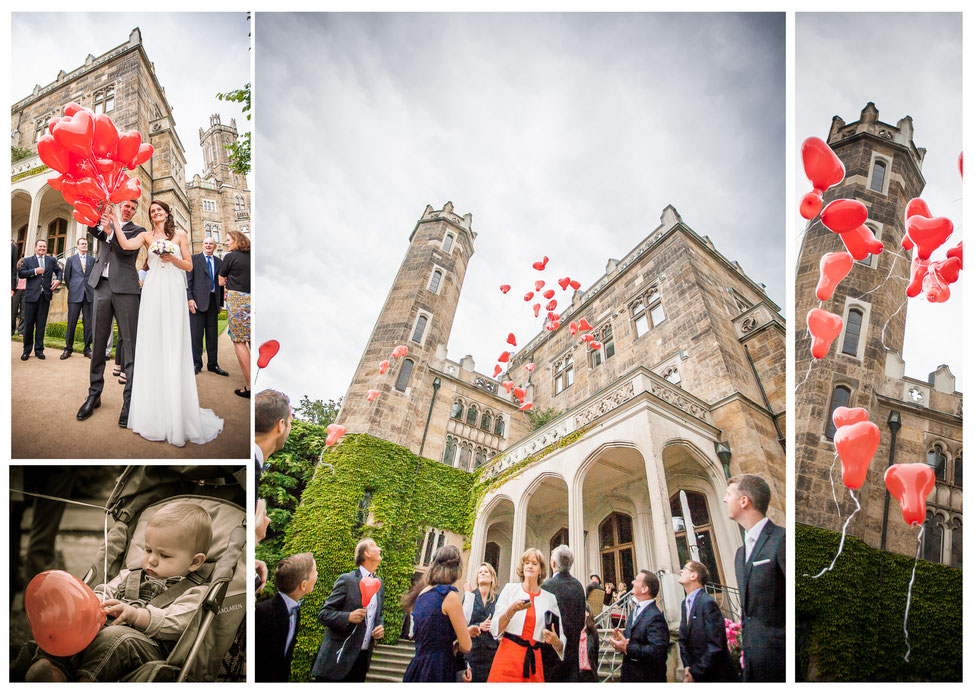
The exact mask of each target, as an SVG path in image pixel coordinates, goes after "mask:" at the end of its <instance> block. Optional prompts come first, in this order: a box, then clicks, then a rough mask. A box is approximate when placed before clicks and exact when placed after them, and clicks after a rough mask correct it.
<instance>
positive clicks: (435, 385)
mask: <svg viewBox="0 0 980 693" xmlns="http://www.w3.org/2000/svg"><path fill="white" fill-rule="evenodd" d="M441 385H442V381H441V380H440V379H439V376H436V377H435V379H434V380H433V381H432V401H431V402H429V415H428V416H427V417H425V429H423V431H422V444H421V445H420V446H419V457H421V456H422V450H423V449H424V448H425V437H426V436H427V435H428V434H429V420H430V419H432V407H434V406H435V405H436V393H437V392H439V387H440V386H441Z"/></svg>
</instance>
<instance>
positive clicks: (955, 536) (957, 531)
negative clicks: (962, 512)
mask: <svg viewBox="0 0 980 693" xmlns="http://www.w3.org/2000/svg"><path fill="white" fill-rule="evenodd" d="M952 524H953V527H952V530H951V533H950V557H949V565H950V566H952V567H953V568H960V569H962V568H963V521H962V520H961V519H960V518H958V517H954V518H953V523H952Z"/></svg>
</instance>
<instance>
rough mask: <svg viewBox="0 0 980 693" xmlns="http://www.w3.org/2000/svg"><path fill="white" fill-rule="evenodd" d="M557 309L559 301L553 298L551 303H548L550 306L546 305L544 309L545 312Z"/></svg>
mask: <svg viewBox="0 0 980 693" xmlns="http://www.w3.org/2000/svg"><path fill="white" fill-rule="evenodd" d="M557 307H558V299H555V298H553V299H551V300H550V301H548V305H546V306H545V307H544V309H545V310H554V309H555V308H557Z"/></svg>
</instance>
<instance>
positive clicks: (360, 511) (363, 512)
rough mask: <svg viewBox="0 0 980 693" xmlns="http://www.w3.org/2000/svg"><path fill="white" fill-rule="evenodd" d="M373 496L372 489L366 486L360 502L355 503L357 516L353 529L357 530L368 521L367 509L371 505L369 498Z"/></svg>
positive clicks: (368, 513)
mask: <svg viewBox="0 0 980 693" xmlns="http://www.w3.org/2000/svg"><path fill="white" fill-rule="evenodd" d="M372 498H374V489H372V488H366V489H364V495H363V496H362V497H361V502H360V503H358V504H357V517H356V519H355V520H354V529H355V530H358V529H360V528H361V527H363V526H364V523H365V522H367V521H368V517H369V516H370V512H369V509H370V507H371V499H372Z"/></svg>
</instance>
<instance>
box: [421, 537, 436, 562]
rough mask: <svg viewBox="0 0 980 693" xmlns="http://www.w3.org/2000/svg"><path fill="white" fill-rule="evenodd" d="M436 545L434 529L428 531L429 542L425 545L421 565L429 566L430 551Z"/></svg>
mask: <svg viewBox="0 0 980 693" xmlns="http://www.w3.org/2000/svg"><path fill="white" fill-rule="evenodd" d="M435 543H436V531H435V530H434V529H430V530H429V540H428V541H427V542H426V543H425V560H424V561H422V565H429V563H430V562H431V561H432V549H434V548H435Z"/></svg>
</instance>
